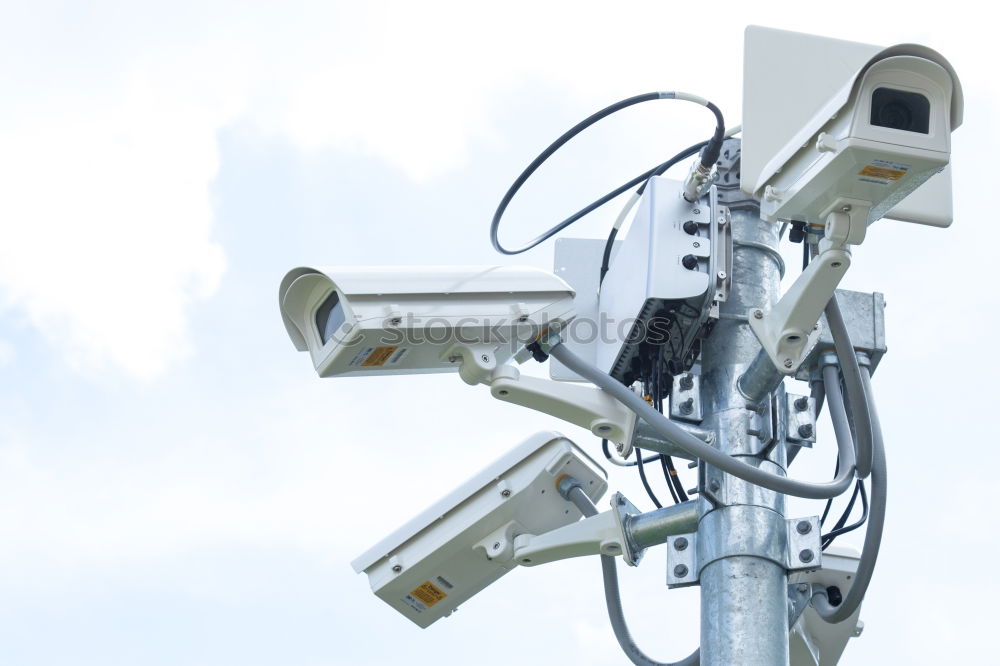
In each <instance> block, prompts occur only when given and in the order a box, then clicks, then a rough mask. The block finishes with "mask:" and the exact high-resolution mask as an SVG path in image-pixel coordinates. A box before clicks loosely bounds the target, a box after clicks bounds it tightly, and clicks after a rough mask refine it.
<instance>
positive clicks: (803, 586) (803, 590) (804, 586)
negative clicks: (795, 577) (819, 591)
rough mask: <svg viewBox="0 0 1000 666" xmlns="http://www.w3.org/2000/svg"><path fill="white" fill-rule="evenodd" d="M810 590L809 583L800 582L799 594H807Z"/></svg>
mask: <svg viewBox="0 0 1000 666" xmlns="http://www.w3.org/2000/svg"><path fill="white" fill-rule="evenodd" d="M808 591H809V585H808V584H807V583H799V594H805V593H806V592H808Z"/></svg>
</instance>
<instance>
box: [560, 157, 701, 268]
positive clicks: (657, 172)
mask: <svg viewBox="0 0 1000 666" xmlns="http://www.w3.org/2000/svg"><path fill="white" fill-rule="evenodd" d="M707 145H708V141H702V142H701V143H696V144H695V145H693V146H688V147H687V148H685V149H684V150H682V151H681V152H679V153H677V154H676V155H674V156H673V157H671V158H670V159H669V160H667V161H666V162H663V163H662V164H660V165H659V166H657V167H654V168H652V169H650V170H649V171H647V172H645V173H644V174H642V175H643V176H646V178H644V179H643V180H642V184H641V185H640V186H639V189H638V190H636V194H638V195H642V193H643V191H645V189H646V184H647V183H649V179H650V178H652V177H654V176H662V175H663V174H664V173H666V171H667V169H669V168H670V167H672V166H674V165H675V164H677V163H678V162H680V161H681V160H685V159H687V158H689V157H691V156H692V155H694V154H695V153H697V152H698V151H699V150H701V149H702V148H704V147H705V146H707ZM636 180H638V178H633V179H632V180H630V181H629V182H628V186H629V187H631V186H632V185H633V184H635V182H636ZM622 187H624V188H625V189H628V187H625V186H624V185H623V186H622ZM622 187H619V188H618V189H616V190H614V191H615V192H617V193H618V194H621V193H622V192H624V191H625V190H623V189H622ZM618 194H615V196H618ZM606 196H607V195H605V197H606ZM605 197H602V198H601V199H598V201H602V200H604V199H605ZM612 198H614V197H612ZM610 200H611V199H607V201H610ZM595 203H596V202H595ZM591 205H593V204H591ZM602 205H603V204H602ZM588 208H589V206H588ZM584 210H586V209H584ZM588 212H589V211H588ZM574 215H575V213H574ZM577 219H579V218H577ZM616 236H618V227H613V228H612V229H611V233H610V234H609V235H608V242H607V243H606V244H605V245H604V256H603V258H602V259H601V279H600V280H599V281H598V285H600V284H601V283H603V282H604V275H605V274H606V273H607V272H608V265H609V264H610V263H611V248H612V247H614V245H615V237H616Z"/></svg>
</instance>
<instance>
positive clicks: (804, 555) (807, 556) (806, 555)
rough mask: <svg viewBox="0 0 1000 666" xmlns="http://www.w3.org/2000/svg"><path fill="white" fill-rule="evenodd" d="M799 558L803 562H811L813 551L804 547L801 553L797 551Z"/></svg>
mask: <svg viewBox="0 0 1000 666" xmlns="http://www.w3.org/2000/svg"><path fill="white" fill-rule="evenodd" d="M799 559H800V560H802V561H803V562H812V561H813V552H812V551H811V550H809V549H808V548H806V549H805V550H803V551H802V552H801V553H799Z"/></svg>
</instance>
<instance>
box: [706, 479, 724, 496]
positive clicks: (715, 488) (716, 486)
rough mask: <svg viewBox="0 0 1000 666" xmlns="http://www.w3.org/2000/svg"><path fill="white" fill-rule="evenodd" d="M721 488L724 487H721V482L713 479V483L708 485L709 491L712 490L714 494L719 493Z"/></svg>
mask: <svg viewBox="0 0 1000 666" xmlns="http://www.w3.org/2000/svg"><path fill="white" fill-rule="evenodd" d="M721 487H722V486H720V485H719V482H718V481H716V480H715V479H713V480H712V481H711V483H709V484H708V489H709V490H711V491H712V492H713V493H717V492H719V488H721Z"/></svg>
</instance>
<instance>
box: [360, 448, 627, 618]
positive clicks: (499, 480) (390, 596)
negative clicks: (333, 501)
mask: <svg viewBox="0 0 1000 666" xmlns="http://www.w3.org/2000/svg"><path fill="white" fill-rule="evenodd" d="M567 475H569V476H570V477H572V478H573V479H575V480H576V482H577V483H578V484H579V487H580V488H581V489H582V490H583V492H584V493H586V495H587V497H589V498H590V500H591V501H595V502H596V501H597V500H598V499H599V498H600V497H601V496H602V495H603V494H604V492H605V490H607V487H608V484H607V473H606V472H605V471H604V470H603V469H602V468H601V466H600V465H598V464H597V463H596V462H594V460H593V459H592V458H591V457H590V456H588V455H587V454H586V453H584V452H583V451H582V450H581V449H580V448H578V447H577V446H576V445H575V444H574V443H573V442H571V441H570V440H568V439H566V438H565V437H563V436H562V435H560V434H559V433H557V432H541V433H538V434H536V435H534V436H532V437H530V438H528V439H527V440H525V441H524V442H523V443H522V444H520V445H519V446H518V447H516V448H515V449H514V450H512V451H510V452H509V453H508V454H506V455H505V456H503V457H502V458H500V459H499V460H497V461H496V462H495V463H493V464H492V465H490V466H488V467H487V468H486V469H484V470H483V471H482V472H480V473H479V474H477V475H475V476H474V477H472V478H471V479H469V480H468V481H466V482H465V483H464V484H462V485H461V486H460V487H459V488H457V489H455V490H454V491H453V492H451V493H450V494H449V495H448V496H446V497H444V498H443V499H442V500H440V501H439V502H437V503H436V504H434V505H433V506H431V507H430V508H428V509H427V510H426V511H424V512H423V513H421V514H420V515H419V516H417V517H416V518H414V519H413V520H411V521H410V522H408V523H407V524H406V525H404V526H403V527H401V528H400V529H398V530H397V531H396V532H394V533H393V534H391V535H390V536H388V537H386V538H385V539H383V540H382V541H381V542H379V543H378V544H377V545H375V546H374V547H372V548H371V549H370V550H368V552H366V553H365V554H363V555H361V556H360V557H359V558H357V559H356V560H355V561H354V562H352V563H351V566H352V567H354V570H355V571H356V572H357V573H361V572H362V571H363V572H364V573H366V574H367V575H368V582H369V584H370V585H371V588H372V591H373V592H374V593H375V594H376V595H377V596H378V597H379V598H380V599H382V600H383V601H385V602H386V603H387V604H389V605H390V606H392V607H393V608H394V609H396V610H397V611H399V612H400V613H402V614H403V615H404V616H406V617H407V618H408V619H410V620H412V621H413V622H414V623H415V624H417V625H418V626H420V627H422V628H426V627H428V626H430V625H431V624H432V623H433V622H435V621H437V620H439V619H440V618H442V617H445V616H447V615H450V614H451V612H452V611H453V610H455V608H457V607H458V605H459V604H462V603H464V602H465V601H467V600H468V599H470V598H472V597H473V596H474V595H476V594H478V593H479V592H480V591H481V590H483V589H484V588H485V587H486V586H488V585H490V584H491V583H493V582H494V581H496V580H497V579H498V578H500V577H501V576H503V575H504V574H505V573H507V572H508V571H510V570H512V569H514V568H515V567H517V566H518V565H525V564H528V565H530V564H532V563H531V562H528V561H526V560H527V559H528V558H526V557H517V558H515V555H516V553H517V547H518V544H522V543H524V542H525V541H526V540H528V541H530V537H531V536H534V535H543V534H546V533H551V532H552V531H553V530H556V529H557V528H560V527H564V526H567V525H570V524H573V523H576V522H577V521H579V520H580V518H581V517H582V514H581V513H580V511H579V509H577V508H576V506H575V505H574V504H573V503H571V502H568V501H566V500H565V499H564V498H563V497H562V496H561V495H560V492H559V489H558V488H557V484H558V482H559V481H560V479H562V478H564V477H566V476H567ZM576 554H582V553H578V552H572V553H570V555H576ZM564 556H565V555H564Z"/></svg>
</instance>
